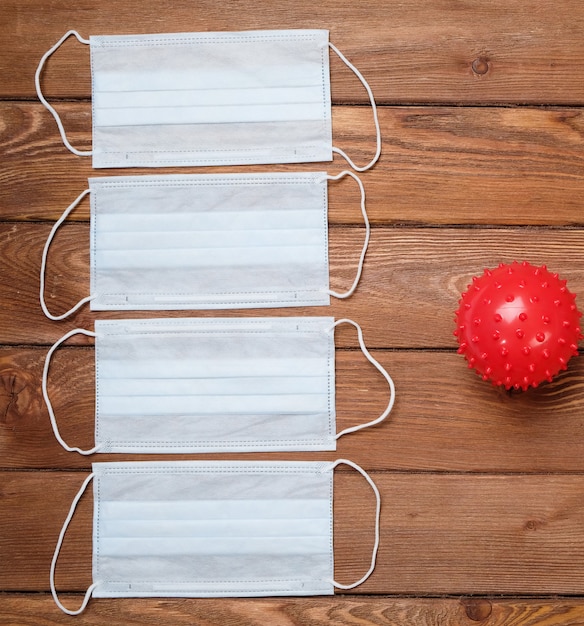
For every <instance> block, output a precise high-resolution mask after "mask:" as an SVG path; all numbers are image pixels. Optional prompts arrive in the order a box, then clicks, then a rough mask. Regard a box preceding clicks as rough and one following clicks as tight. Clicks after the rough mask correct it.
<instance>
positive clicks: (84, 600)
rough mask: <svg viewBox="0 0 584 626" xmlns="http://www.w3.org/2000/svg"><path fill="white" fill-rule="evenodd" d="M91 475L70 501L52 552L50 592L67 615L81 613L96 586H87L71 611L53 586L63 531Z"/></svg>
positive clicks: (65, 530)
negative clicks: (81, 598)
mask: <svg viewBox="0 0 584 626" xmlns="http://www.w3.org/2000/svg"><path fill="white" fill-rule="evenodd" d="M93 476H94V475H93V474H90V475H89V476H88V477H87V478H86V479H85V481H84V482H83V485H81V489H79V491H78V493H77V495H76V496H75V498H74V499H73V502H72V503H71V508H70V509H69V514H68V515H67V518H66V519H65V523H64V524H63V528H62V529H61V533H60V534H59V539H58V541H57V546H56V547H55V553H54V554H53V560H52V561H51V574H50V579H51V593H52V594H53V600H54V601H55V604H56V605H57V606H58V607H59V608H60V609H61V611H63V613H67V615H79V614H80V613H82V612H83V611H84V610H85V607H86V606H87V603H88V602H89V598H91V594H92V593H93V590H94V589H95V588H96V587H97V583H93V584H92V585H91V586H90V587H89V589H88V590H87V591H86V592H85V597H84V598H83V602H82V604H81V607H80V608H79V609H77V610H76V611H71V610H70V609H67V608H65V607H64V606H63V605H62V604H61V601H60V600H59V597H58V596H57V589H56V588H55V569H56V567H57V559H58V558H59V552H60V551H61V546H62V544H63V539H64V538H65V533H66V532H67V528H68V527H69V523H70V522H71V519H72V518H73V514H74V513H75V509H76V508H77V503H78V502H79V500H81V497H82V496H83V494H84V493H85V490H86V489H87V485H89V483H90V482H91V480H92V479H93Z"/></svg>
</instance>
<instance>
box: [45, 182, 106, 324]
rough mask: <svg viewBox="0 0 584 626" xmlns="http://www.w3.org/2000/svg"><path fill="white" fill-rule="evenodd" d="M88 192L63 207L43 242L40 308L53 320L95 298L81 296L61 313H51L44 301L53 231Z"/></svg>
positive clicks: (73, 311)
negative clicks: (72, 305) (71, 306)
mask: <svg viewBox="0 0 584 626" xmlns="http://www.w3.org/2000/svg"><path fill="white" fill-rule="evenodd" d="M90 192H91V189H86V190H85V191H83V192H82V193H81V194H80V195H79V196H78V197H77V198H76V199H75V200H74V201H73V202H72V203H71V204H70V205H69V206H68V207H67V208H66V209H65V211H64V212H63V215H61V217H60V218H59V219H58V220H57V221H56V222H55V224H54V226H53V228H51V232H50V233H49V236H48V237H47V241H46V242H45V247H44V248H43V256H42V259H41V286H40V302H41V309H42V310H43V313H44V314H45V315H46V316H47V317H48V318H49V319H51V320H54V321H60V320H64V319H65V318H66V317H69V315H71V314H72V313H75V311H77V309H80V308H81V307H82V306H83V305H84V304H86V303H87V302H89V301H90V300H93V299H94V298H95V295H93V296H87V297H86V298H82V299H81V300H79V302H78V303H77V304H76V305H75V306H74V307H73V308H71V309H69V310H68V311H67V312H66V313H63V314H62V315H53V314H52V313H51V312H50V311H49V309H48V308H47V304H46V302H45V273H46V269H47V256H48V254H49V247H50V245H51V242H52V241H53V238H54V237H55V233H56V232H57V230H58V229H59V227H60V226H61V224H62V223H63V222H64V221H65V220H66V219H67V218H68V217H69V214H70V213H71V211H73V209H74V208H75V207H76V206H77V205H78V204H79V203H80V202H81V200H83V198H85V196H86V195H87V194H88V193H90Z"/></svg>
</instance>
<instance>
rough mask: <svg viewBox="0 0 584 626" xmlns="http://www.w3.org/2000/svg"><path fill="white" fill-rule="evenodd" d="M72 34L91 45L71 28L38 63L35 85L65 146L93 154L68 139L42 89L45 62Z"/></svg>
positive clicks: (81, 153) (87, 154)
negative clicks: (78, 148)
mask: <svg viewBox="0 0 584 626" xmlns="http://www.w3.org/2000/svg"><path fill="white" fill-rule="evenodd" d="M71 35H75V37H77V39H78V41H79V42H80V43H84V44H87V45H89V43H90V42H89V39H83V37H81V35H80V34H79V33H78V32H77V31H76V30H69V31H67V32H66V33H65V34H64V35H63V36H62V37H61V39H59V41H57V43H56V44H55V45H54V46H53V47H52V48H51V49H50V50H48V51H47V52H45V54H44V55H43V57H42V58H41V60H40V61H39V65H38V67H37V70H36V72H35V75H34V84H35V87H36V92H37V96H38V98H39V100H40V101H41V102H42V104H43V105H44V106H45V108H46V109H47V110H48V111H49V112H50V113H51V114H52V116H53V117H54V118H55V121H56V122H57V127H58V128H59V132H60V133H61V139H62V140H63V143H64V144H65V147H66V148H68V149H69V150H70V151H71V152H72V153H73V154H76V155H77V156H91V155H92V154H93V151H92V150H77V148H74V147H73V146H72V145H71V144H70V143H69V140H68V139H67V135H66V134H65V128H64V127H63V123H62V122H61V118H60V117H59V114H58V113H57V111H55V109H54V108H53V107H52V106H51V105H50V104H49V103H48V102H47V100H46V98H45V97H44V95H43V92H42V90H41V74H42V71H43V68H44V66H45V63H46V62H47V59H48V58H49V57H50V56H51V55H52V54H53V52H55V51H56V50H58V49H59V48H60V47H61V45H62V43H63V42H64V41H65V39H67V38H68V37H70V36H71Z"/></svg>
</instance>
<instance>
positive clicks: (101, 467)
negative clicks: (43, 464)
mask: <svg viewBox="0 0 584 626" xmlns="http://www.w3.org/2000/svg"><path fill="white" fill-rule="evenodd" d="M340 464H345V465H348V466H350V467H352V468H354V469H355V470H356V471H358V472H359V473H360V474H361V475H362V476H363V477H364V478H365V479H366V480H367V482H368V484H369V485H370V486H371V488H372V489H373V492H374V494H375V498H376V510H375V522H374V527H375V541H374V545H373V551H372V558H371V565H370V567H369V570H368V571H367V572H366V573H365V575H364V576H363V577H362V578H361V579H359V580H358V581H356V582H354V583H351V584H340V583H338V582H336V581H335V579H334V559H333V470H334V468H335V467H336V466H337V465H340ZM91 480H93V502H94V504H93V507H94V512H93V567H92V579H93V583H92V585H91V586H90V587H89V589H88V590H87V592H86V594H85V598H84V600H83V603H82V605H81V607H80V608H79V609H76V610H70V609H67V608H65V607H64V606H63V605H62V604H61V602H60V600H59V598H58V595H57V590H56V588H55V568H56V564H57V559H58V556H59V552H60V549H61V545H62V543H63V539H64V536H65V533H66V530H67V527H68V525H69V523H70V521H71V518H72V517H73V514H74V512H75V508H76V506H77V503H78V502H79V500H80V499H81V497H82V495H83V493H84V491H85V489H86V488H87V486H88V484H89V482H90V481H91ZM380 510H381V498H380V494H379V491H378V489H377V487H376V485H375V483H374V482H373V480H372V479H371V477H370V476H369V475H368V474H367V473H366V472H365V471H364V470H363V469H362V468H361V467H359V466H358V465H356V464H355V463H353V462H351V461H347V460H345V459H339V460H337V461H334V462H310V461H296V462H292V461H280V462H266V461H258V462H254V461H249V462H247V461H241V462H233V461H227V462H219V461H206V462H198V461H183V462H176V461H175V462H166V463H165V462H153V463H144V462H142V463H140V462H138V463H95V464H94V465H93V473H92V474H90V476H89V477H88V478H87V479H86V480H85V482H84V483H83V485H82V487H81V489H80V491H79V493H78V494H77V496H76V497H75V499H74V500H73V503H72V505H71V508H70V511H69V514H68V516H67V518H66V520H65V523H64V525H63V528H62V530H61V533H60V535H59V539H58V541H57V546H56V548H55V553H54V556H53V560H52V563H51V570H50V584H51V592H52V594H53V598H54V600H55V602H56V603H57V605H58V606H59V608H60V609H61V610H63V611H64V612H65V613H67V614H69V615H78V614H80V613H81V612H82V611H83V610H84V609H85V607H86V606H87V603H88V601H89V599H90V597H91V596H93V597H96V598H128V597H132V598H136V597H142V598H146V597H229V596H231V597H233V596H308V595H330V594H332V593H333V592H334V587H338V588H341V589H352V588H354V587H356V586H357V585H360V584H361V583H363V582H364V581H365V580H366V579H367V578H368V577H369V576H370V575H371V573H372V572H373V570H374V568H375V560H376V556H377V550H378V546H379V520H380Z"/></svg>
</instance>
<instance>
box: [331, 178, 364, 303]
mask: <svg viewBox="0 0 584 626" xmlns="http://www.w3.org/2000/svg"><path fill="white" fill-rule="evenodd" d="M344 176H351V178H354V179H355V180H356V181H357V184H358V185H359V189H360V190H361V213H362V214H363V222H364V223H365V241H364V242H363V249H362V250H361V256H360V257H359V265H358V266H357V275H356V276H355V280H354V281H353V285H352V286H351V288H350V289H349V290H348V291H346V292H345V293H338V292H337V291H332V290H330V289H327V293H328V294H330V295H331V296H334V297H335V298H340V299H342V300H344V299H345V298H348V297H349V296H352V295H353V293H354V292H355V289H357V285H358V284H359V281H360V280H361V274H362V273H363V264H364V263H365V255H366V254H367V248H368V247H369V238H370V237H371V226H370V224H369V218H368V216H367V209H366V208H365V188H364V187H363V183H362V182H361V179H360V178H359V177H358V176H356V175H355V174H353V172H350V171H349V170H344V171H342V172H341V173H340V174H337V175H336V176H327V179H328V180H339V179H340V178H343V177H344Z"/></svg>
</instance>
